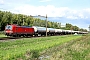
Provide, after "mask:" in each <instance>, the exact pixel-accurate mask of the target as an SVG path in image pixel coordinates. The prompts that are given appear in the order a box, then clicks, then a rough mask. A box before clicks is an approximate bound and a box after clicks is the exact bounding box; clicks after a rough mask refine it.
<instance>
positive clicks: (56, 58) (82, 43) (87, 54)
mask: <svg viewBox="0 0 90 60" xmlns="http://www.w3.org/2000/svg"><path fill="white" fill-rule="evenodd" d="M59 47H62V48H61V49H60V48H59ZM55 49H56V51H55ZM53 50H54V52H52V53H51V54H47V55H48V56H49V58H46V59H45V58H44V60H89V59H90V36H83V37H82V38H79V39H77V40H73V41H70V42H68V43H64V44H63V45H60V46H57V48H56V47H54V48H52V49H51V50H50V51H53ZM50 51H49V50H48V52H47V53H49V52H50Z"/></svg>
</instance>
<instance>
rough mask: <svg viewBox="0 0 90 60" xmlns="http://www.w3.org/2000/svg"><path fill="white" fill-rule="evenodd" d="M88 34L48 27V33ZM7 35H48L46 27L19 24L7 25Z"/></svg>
mask: <svg viewBox="0 0 90 60" xmlns="http://www.w3.org/2000/svg"><path fill="white" fill-rule="evenodd" d="M75 33H77V34H87V33H88V32H82V31H73V30H63V29H54V28H47V35H50V36H52V35H68V34H75ZM5 35H7V36H14V37H16V36H18V37H20V36H24V37H25V36H45V35H46V27H38V26H32V27H30V26H18V25H15V24H12V25H7V26H6V27H5Z"/></svg>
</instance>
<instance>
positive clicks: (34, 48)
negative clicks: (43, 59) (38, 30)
mask: <svg viewBox="0 0 90 60" xmlns="http://www.w3.org/2000/svg"><path fill="white" fill-rule="evenodd" d="M80 37H81V36H73V35H72V36H70V35H68V36H67V35H66V36H51V37H40V38H32V39H31V38H24V39H18V40H13V41H12V40H9V41H5V42H0V60H34V59H39V56H41V55H42V53H43V51H45V50H48V49H50V48H52V47H56V46H59V45H61V44H63V43H65V42H69V41H71V40H74V39H77V38H80Z"/></svg>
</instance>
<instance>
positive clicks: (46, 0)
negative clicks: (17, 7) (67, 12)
mask: <svg viewBox="0 0 90 60" xmlns="http://www.w3.org/2000/svg"><path fill="white" fill-rule="evenodd" d="M48 1H51V0H40V2H48Z"/></svg>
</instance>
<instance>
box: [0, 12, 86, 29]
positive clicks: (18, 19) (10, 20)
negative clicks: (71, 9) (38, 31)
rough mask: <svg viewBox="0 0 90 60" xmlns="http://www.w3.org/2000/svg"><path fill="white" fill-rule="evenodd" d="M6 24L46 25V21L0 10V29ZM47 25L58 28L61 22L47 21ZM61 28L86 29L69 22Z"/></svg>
mask: <svg viewBox="0 0 90 60" xmlns="http://www.w3.org/2000/svg"><path fill="white" fill-rule="evenodd" d="M7 24H17V25H20V26H23V25H25V26H42V27H45V26H46V21H45V20H41V19H39V18H34V17H32V16H28V15H23V14H14V13H11V12H7V11H0V31H3V30H4V29H5V26H6V25H7ZM47 27H49V28H60V29H61V23H57V22H51V21H48V22H47ZM62 29H67V30H70V29H72V30H80V31H87V30H86V29H80V28H79V27H77V26H73V25H71V24H69V23H66V27H63V28H62Z"/></svg>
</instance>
